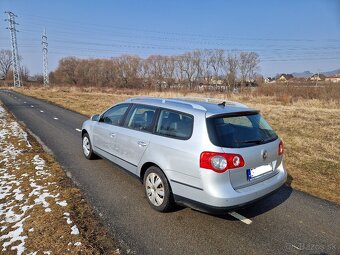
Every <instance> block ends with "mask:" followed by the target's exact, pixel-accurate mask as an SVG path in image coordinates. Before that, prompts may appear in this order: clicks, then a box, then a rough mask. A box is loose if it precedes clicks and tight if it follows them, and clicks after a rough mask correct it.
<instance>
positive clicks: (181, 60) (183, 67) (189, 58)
mask: <svg viewBox="0 0 340 255" xmlns="http://www.w3.org/2000/svg"><path fill="white" fill-rule="evenodd" d="M177 64H178V68H179V70H180V72H181V73H182V74H183V77H186V80H187V82H188V87H189V89H192V87H193V86H192V85H193V82H194V76H195V74H196V73H197V71H198V70H197V63H195V62H194V54H193V53H192V52H187V53H184V54H182V55H180V56H179V57H178V58H177ZM181 76H182V75H181Z"/></svg>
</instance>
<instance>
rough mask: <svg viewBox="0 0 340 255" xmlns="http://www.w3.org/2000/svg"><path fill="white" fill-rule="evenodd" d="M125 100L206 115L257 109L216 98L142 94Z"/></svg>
mask: <svg viewBox="0 0 340 255" xmlns="http://www.w3.org/2000/svg"><path fill="white" fill-rule="evenodd" d="M125 102H126V103H135V104H146V105H152V106H157V107H163V108H168V109H173V110H177V111H182V112H186V113H189V114H197V113H205V114H206V117H211V116H214V115H220V114H228V113H236V112H250V111H254V112H255V111H256V110H255V109H252V108H249V107H247V106H246V105H244V104H241V103H237V102H233V101H228V100H225V99H214V98H198V97H196V98H159V97H143V96H141V97H134V98H129V99H127V100H126V101H125ZM256 112H257V111H256Z"/></svg>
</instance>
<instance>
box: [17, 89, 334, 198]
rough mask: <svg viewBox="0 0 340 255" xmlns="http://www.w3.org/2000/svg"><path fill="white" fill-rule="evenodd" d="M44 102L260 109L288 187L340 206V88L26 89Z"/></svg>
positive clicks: (78, 107) (94, 109)
mask: <svg viewBox="0 0 340 255" xmlns="http://www.w3.org/2000/svg"><path fill="white" fill-rule="evenodd" d="M16 90H17V91H18V92H20V93H23V94H26V95H30V96H33V97H36V98H41V99H44V100H47V101H50V102H53V103H55V104H58V105H60V106H63V107H65V108H68V109H71V110H73V111H76V112H80V113H82V114H84V115H87V116H90V115H92V114H95V113H101V112H102V111H103V110H104V109H106V108H108V107H109V106H111V105H112V104H113V103H116V102H118V101H121V100H124V99H126V98H128V97H131V96H137V95H145V96H162V97H183V96H189V97H192V96H199V97H215V98H216V97H217V98H225V99H228V100H234V101H240V102H242V103H245V104H247V105H248V106H251V107H254V108H256V109H259V110H260V111H261V113H262V114H263V116H264V117H265V118H266V119H267V120H268V121H269V123H270V124H271V125H272V127H273V128H274V129H275V130H276V132H277V133H278V134H279V136H280V137H281V138H282V140H283V141H284V144H285V157H286V163H287V169H288V172H289V180H288V185H290V186H291V187H293V188H295V189H298V190H301V191H304V192H307V193H310V194H312V195H314V196H318V197H320V198H324V199H327V200H330V201H333V202H335V203H337V204H340V189H339V183H340V146H339V142H340V132H339V131H340V96H339V95H340V86H333V87H325V88H299V87H297V88H294V87H290V88H277V89H276V90H273V89H270V88H260V89H258V90H255V91H248V92H244V93H239V94H219V93H216V92H213V93H208V92H202V93H189V92H173V91H172V92H156V91H137V90H114V89H100V90H99V89H97V88H86V89H79V88H67V87H52V88H49V89H44V88H34V87H31V88H21V89H16Z"/></svg>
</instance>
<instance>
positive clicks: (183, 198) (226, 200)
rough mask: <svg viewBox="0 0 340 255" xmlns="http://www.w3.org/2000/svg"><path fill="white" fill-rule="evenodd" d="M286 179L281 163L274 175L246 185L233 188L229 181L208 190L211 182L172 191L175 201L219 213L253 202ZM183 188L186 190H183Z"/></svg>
mask: <svg viewBox="0 0 340 255" xmlns="http://www.w3.org/2000/svg"><path fill="white" fill-rule="evenodd" d="M207 178H209V177H207ZM286 180H287V172H286V170H285V168H284V165H283V164H281V165H280V167H279V168H278V171H277V173H276V174H275V175H274V176H272V177H270V178H268V179H266V180H264V181H261V182H259V183H257V184H254V185H251V186H248V187H244V188H240V189H233V188H232V186H231V184H230V182H229V183H228V184H226V183H223V185H220V187H221V189H211V190H209V188H210V187H211V183H210V185H209V187H207V188H206V189H205V188H203V189H201V190H198V189H191V188H190V187H183V186H182V187H181V192H178V193H177V192H174V198H175V201H176V202H177V203H179V204H183V205H186V206H189V207H191V208H194V209H197V210H200V211H204V212H211V213H220V212H226V211H230V210H233V209H235V208H242V207H246V206H248V205H250V204H253V203H255V202H256V201H258V200H260V199H262V198H264V197H266V196H268V195H270V194H272V193H274V192H276V191H277V190H278V189H280V187H281V186H282V185H284V184H285V182H286ZM216 187H218V185H215V187H214V188H216ZM183 189H187V190H186V191H184V190H183ZM175 190H178V189H177V188H175V189H174V190H173V191H175ZM215 190H217V192H214V191H215ZM182 194H183V195H182ZM188 194H190V196H187V195H188Z"/></svg>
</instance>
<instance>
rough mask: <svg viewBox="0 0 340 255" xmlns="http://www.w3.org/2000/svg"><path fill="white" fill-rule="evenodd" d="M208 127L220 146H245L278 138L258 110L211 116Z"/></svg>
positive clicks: (208, 119) (214, 142)
mask: <svg viewBox="0 0 340 255" xmlns="http://www.w3.org/2000/svg"><path fill="white" fill-rule="evenodd" d="M207 127H208V132H209V138H210V140H211V142H212V143H213V144H214V145H216V146H220V147H227V148H243V147H249V146H254V145H258V144H264V143H268V142H272V141H274V140H276V139H277V138H278V137H277V135H276V133H275V132H274V130H273V129H272V128H271V127H270V125H269V124H268V123H267V121H265V119H264V118H263V117H262V116H261V115H260V114H259V113H257V112H254V113H245V114H242V113H239V114H237V116H235V115H233V116H228V115H226V116H218V117H210V118H207Z"/></svg>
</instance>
